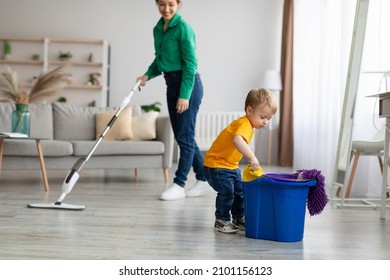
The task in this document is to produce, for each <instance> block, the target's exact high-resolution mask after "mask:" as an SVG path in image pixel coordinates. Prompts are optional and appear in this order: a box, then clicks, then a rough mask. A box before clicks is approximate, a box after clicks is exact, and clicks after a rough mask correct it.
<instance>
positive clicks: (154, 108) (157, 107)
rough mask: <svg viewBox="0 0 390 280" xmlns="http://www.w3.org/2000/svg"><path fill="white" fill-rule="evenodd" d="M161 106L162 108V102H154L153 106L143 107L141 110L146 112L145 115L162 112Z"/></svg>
mask: <svg viewBox="0 0 390 280" xmlns="http://www.w3.org/2000/svg"><path fill="white" fill-rule="evenodd" d="M160 106H161V102H158V101H157V102H154V103H153V104H149V105H141V109H142V111H144V112H145V113H147V112H149V111H156V112H160V111H161V109H160Z"/></svg>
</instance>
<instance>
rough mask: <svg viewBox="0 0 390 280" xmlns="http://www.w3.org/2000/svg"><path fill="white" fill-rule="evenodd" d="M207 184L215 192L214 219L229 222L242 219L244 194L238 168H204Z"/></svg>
mask: <svg viewBox="0 0 390 280" xmlns="http://www.w3.org/2000/svg"><path fill="white" fill-rule="evenodd" d="M204 173H205V176H206V179H207V182H208V183H209V184H210V186H211V187H212V188H213V189H214V190H215V191H216V192H217V199H216V203H215V207H216V211H215V217H216V218H217V219H220V220H223V221H231V216H230V211H231V215H232V216H233V219H239V218H242V217H244V193H243V189H242V184H241V171H240V169H239V168H237V169H234V170H230V169H225V168H208V167H204Z"/></svg>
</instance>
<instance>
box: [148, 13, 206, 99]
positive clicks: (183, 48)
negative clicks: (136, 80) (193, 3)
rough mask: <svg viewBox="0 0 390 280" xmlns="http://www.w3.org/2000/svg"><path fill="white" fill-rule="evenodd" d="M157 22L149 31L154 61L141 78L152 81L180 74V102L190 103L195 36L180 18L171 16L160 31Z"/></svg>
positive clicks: (194, 62) (195, 65) (194, 66)
mask: <svg viewBox="0 0 390 280" xmlns="http://www.w3.org/2000/svg"><path fill="white" fill-rule="evenodd" d="M163 24H164V20H163V18H161V19H160V20H159V21H158V23H157V24H156V26H155V27H154V29H153V35H154V48H155V58H154V61H153V62H152V64H151V65H150V66H149V68H148V70H147V71H146V73H145V75H147V76H148V77H149V79H153V78H154V77H157V76H159V75H161V73H162V72H172V71H180V70H182V81H181V87H180V95H179V97H180V98H184V99H190V97H191V93H192V89H193V87H194V82H195V74H196V71H197V68H198V61H197V57H196V53H195V49H196V43H195V32H194V31H193V29H192V28H191V26H190V25H189V24H188V23H186V22H185V21H184V20H183V19H182V17H181V16H180V15H178V14H175V15H174V17H173V18H172V20H171V21H170V22H169V25H168V28H167V29H166V31H165V32H164V31H163Z"/></svg>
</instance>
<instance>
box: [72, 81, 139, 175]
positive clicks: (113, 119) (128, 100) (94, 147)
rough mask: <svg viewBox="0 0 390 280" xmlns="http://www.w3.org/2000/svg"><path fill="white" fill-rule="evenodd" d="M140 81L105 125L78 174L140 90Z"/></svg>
mask: <svg viewBox="0 0 390 280" xmlns="http://www.w3.org/2000/svg"><path fill="white" fill-rule="evenodd" d="M140 85H141V80H138V81H137V83H136V84H135V86H134V87H133V88H132V89H131V91H130V93H129V95H128V96H126V97H125V99H123V101H122V104H121V106H120V107H119V109H118V110H117V111H116V113H115V115H114V116H113V117H112V118H111V120H110V122H109V123H108V124H107V127H106V129H105V130H104V131H103V133H102V134H101V135H100V137H99V139H98V141H97V142H96V143H95V145H94V146H93V147H92V149H91V151H90V152H89V154H88V156H87V157H86V158H85V160H84V161H83V163H82V164H80V165H79V166H78V167H77V171H78V172H79V171H80V170H81V168H82V167H83V166H84V164H85V163H86V162H87V161H88V160H89V158H90V157H91V156H92V154H93V152H94V151H95V150H96V148H97V146H98V145H99V144H100V142H101V141H102V140H103V138H104V136H105V135H106V134H107V132H108V130H109V129H110V128H111V126H112V125H113V124H114V122H115V121H116V119H117V118H118V116H119V114H120V113H121V112H122V110H123V109H124V108H125V107H126V106H127V105H128V104H129V103H130V100H131V97H132V96H133V94H134V92H135V91H136V90H137V89H139V88H140Z"/></svg>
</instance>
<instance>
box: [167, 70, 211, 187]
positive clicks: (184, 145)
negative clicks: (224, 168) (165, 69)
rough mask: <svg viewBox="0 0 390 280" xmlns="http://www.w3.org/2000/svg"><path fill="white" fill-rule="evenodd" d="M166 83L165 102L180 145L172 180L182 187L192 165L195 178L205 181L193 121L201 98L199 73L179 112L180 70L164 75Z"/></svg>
mask: <svg viewBox="0 0 390 280" xmlns="http://www.w3.org/2000/svg"><path fill="white" fill-rule="evenodd" d="M164 78H165V82H166V85H167V103H168V111H169V118H170V120H171V125H172V130H173V134H174V135H175V139H176V142H177V144H178V145H179V147H180V156H179V163H178V167H177V170H176V173H175V178H174V179H173V182H174V183H176V184H178V185H179V186H181V187H184V185H185V183H186V181H187V175H188V173H189V172H190V170H191V167H193V169H194V172H195V177H196V179H197V180H200V181H206V178H205V177H204V172H203V155H202V153H201V151H200V150H199V148H198V145H197V144H196V142H195V122H196V115H197V114H198V111H199V106H200V103H201V101H202V98H203V85H202V81H201V79H200V76H199V74H196V75H195V84H194V88H193V90H192V94H191V98H190V100H189V107H188V109H187V110H186V111H184V112H183V113H181V114H178V113H177V112H176V103H177V100H178V98H179V94H180V85H181V80H182V73H181V71H176V72H169V73H165V75H164Z"/></svg>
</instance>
